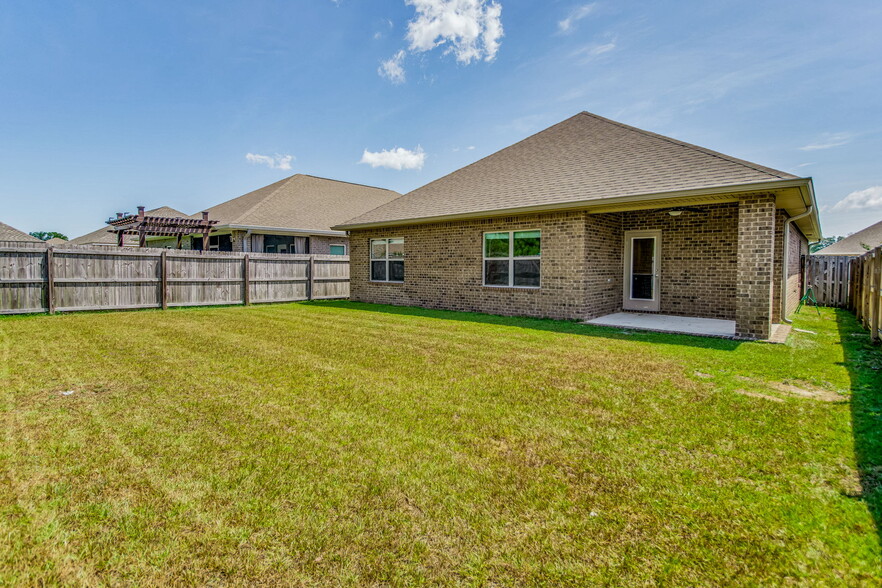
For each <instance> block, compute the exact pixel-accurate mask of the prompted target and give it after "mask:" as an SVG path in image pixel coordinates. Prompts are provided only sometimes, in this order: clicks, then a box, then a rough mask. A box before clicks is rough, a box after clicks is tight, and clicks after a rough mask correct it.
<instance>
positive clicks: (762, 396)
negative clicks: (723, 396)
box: [735, 390, 784, 402]
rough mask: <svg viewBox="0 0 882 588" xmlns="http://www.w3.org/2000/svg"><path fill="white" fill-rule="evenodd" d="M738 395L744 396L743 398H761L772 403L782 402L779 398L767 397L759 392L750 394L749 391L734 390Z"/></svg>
mask: <svg viewBox="0 0 882 588" xmlns="http://www.w3.org/2000/svg"><path fill="white" fill-rule="evenodd" d="M735 392H737V393H738V394H744V395H745V396H750V397H751V398H763V399H765V400H771V401H773V402H784V399H783V398H779V397H777V396H769V395H768V394H762V393H760V392H751V391H750V390H735Z"/></svg>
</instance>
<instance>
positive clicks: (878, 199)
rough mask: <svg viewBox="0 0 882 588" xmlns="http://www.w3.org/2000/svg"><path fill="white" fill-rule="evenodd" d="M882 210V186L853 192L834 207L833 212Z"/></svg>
mask: <svg viewBox="0 0 882 588" xmlns="http://www.w3.org/2000/svg"><path fill="white" fill-rule="evenodd" d="M870 208H882V186H872V187H870V188H867V189H866V190H857V191H855V192H852V193H851V194H849V195H848V196H846V197H845V198H843V199H842V200H840V201H839V202H837V203H836V204H834V205H833V207H832V208H831V209H830V211H831V212H847V211H849V210H865V209H870Z"/></svg>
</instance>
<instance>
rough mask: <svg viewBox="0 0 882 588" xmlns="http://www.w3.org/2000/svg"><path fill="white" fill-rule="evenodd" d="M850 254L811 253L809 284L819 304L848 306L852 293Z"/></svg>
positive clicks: (808, 270)
mask: <svg viewBox="0 0 882 588" xmlns="http://www.w3.org/2000/svg"><path fill="white" fill-rule="evenodd" d="M853 259H854V257H853V256H849V255H811V256H809V258H808V267H807V268H806V269H807V273H808V285H809V286H810V287H811V289H812V292H813V293H814V295H815V298H816V299H817V301H818V304H820V305H821V306H834V307H840V308H847V307H848V303H849V299H850V294H851V288H850V284H851V261H852V260H853Z"/></svg>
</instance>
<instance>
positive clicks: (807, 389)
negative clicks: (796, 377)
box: [769, 381, 845, 402]
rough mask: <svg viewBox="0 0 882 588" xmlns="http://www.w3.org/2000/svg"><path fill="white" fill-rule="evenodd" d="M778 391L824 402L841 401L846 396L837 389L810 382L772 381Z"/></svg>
mask: <svg viewBox="0 0 882 588" xmlns="http://www.w3.org/2000/svg"><path fill="white" fill-rule="evenodd" d="M769 386H771V387H772V388H774V389H775V390H777V391H778V392H783V393H784V394H789V395H791V396H800V397H802V398H812V399H814V400H822V401H824V402H840V401H842V400H845V397H844V396H843V395H842V394H840V393H839V392H836V391H835V390H826V389H824V388H819V387H817V386H813V385H812V384H809V383H808V382H800V381H794V382H772V383H770V384H769Z"/></svg>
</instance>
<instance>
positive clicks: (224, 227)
mask: <svg viewBox="0 0 882 588" xmlns="http://www.w3.org/2000/svg"><path fill="white" fill-rule="evenodd" d="M218 231H251V232H252V233H260V232H272V233H282V234H290V235H327V236H329V237H345V236H346V231H334V230H329V229H293V228H291V227H262V226H257V225H237V224H219V225H215V226H213V227H211V232H212V233H217V232H218ZM157 238H167V237H157ZM148 239H149V237H148Z"/></svg>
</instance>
